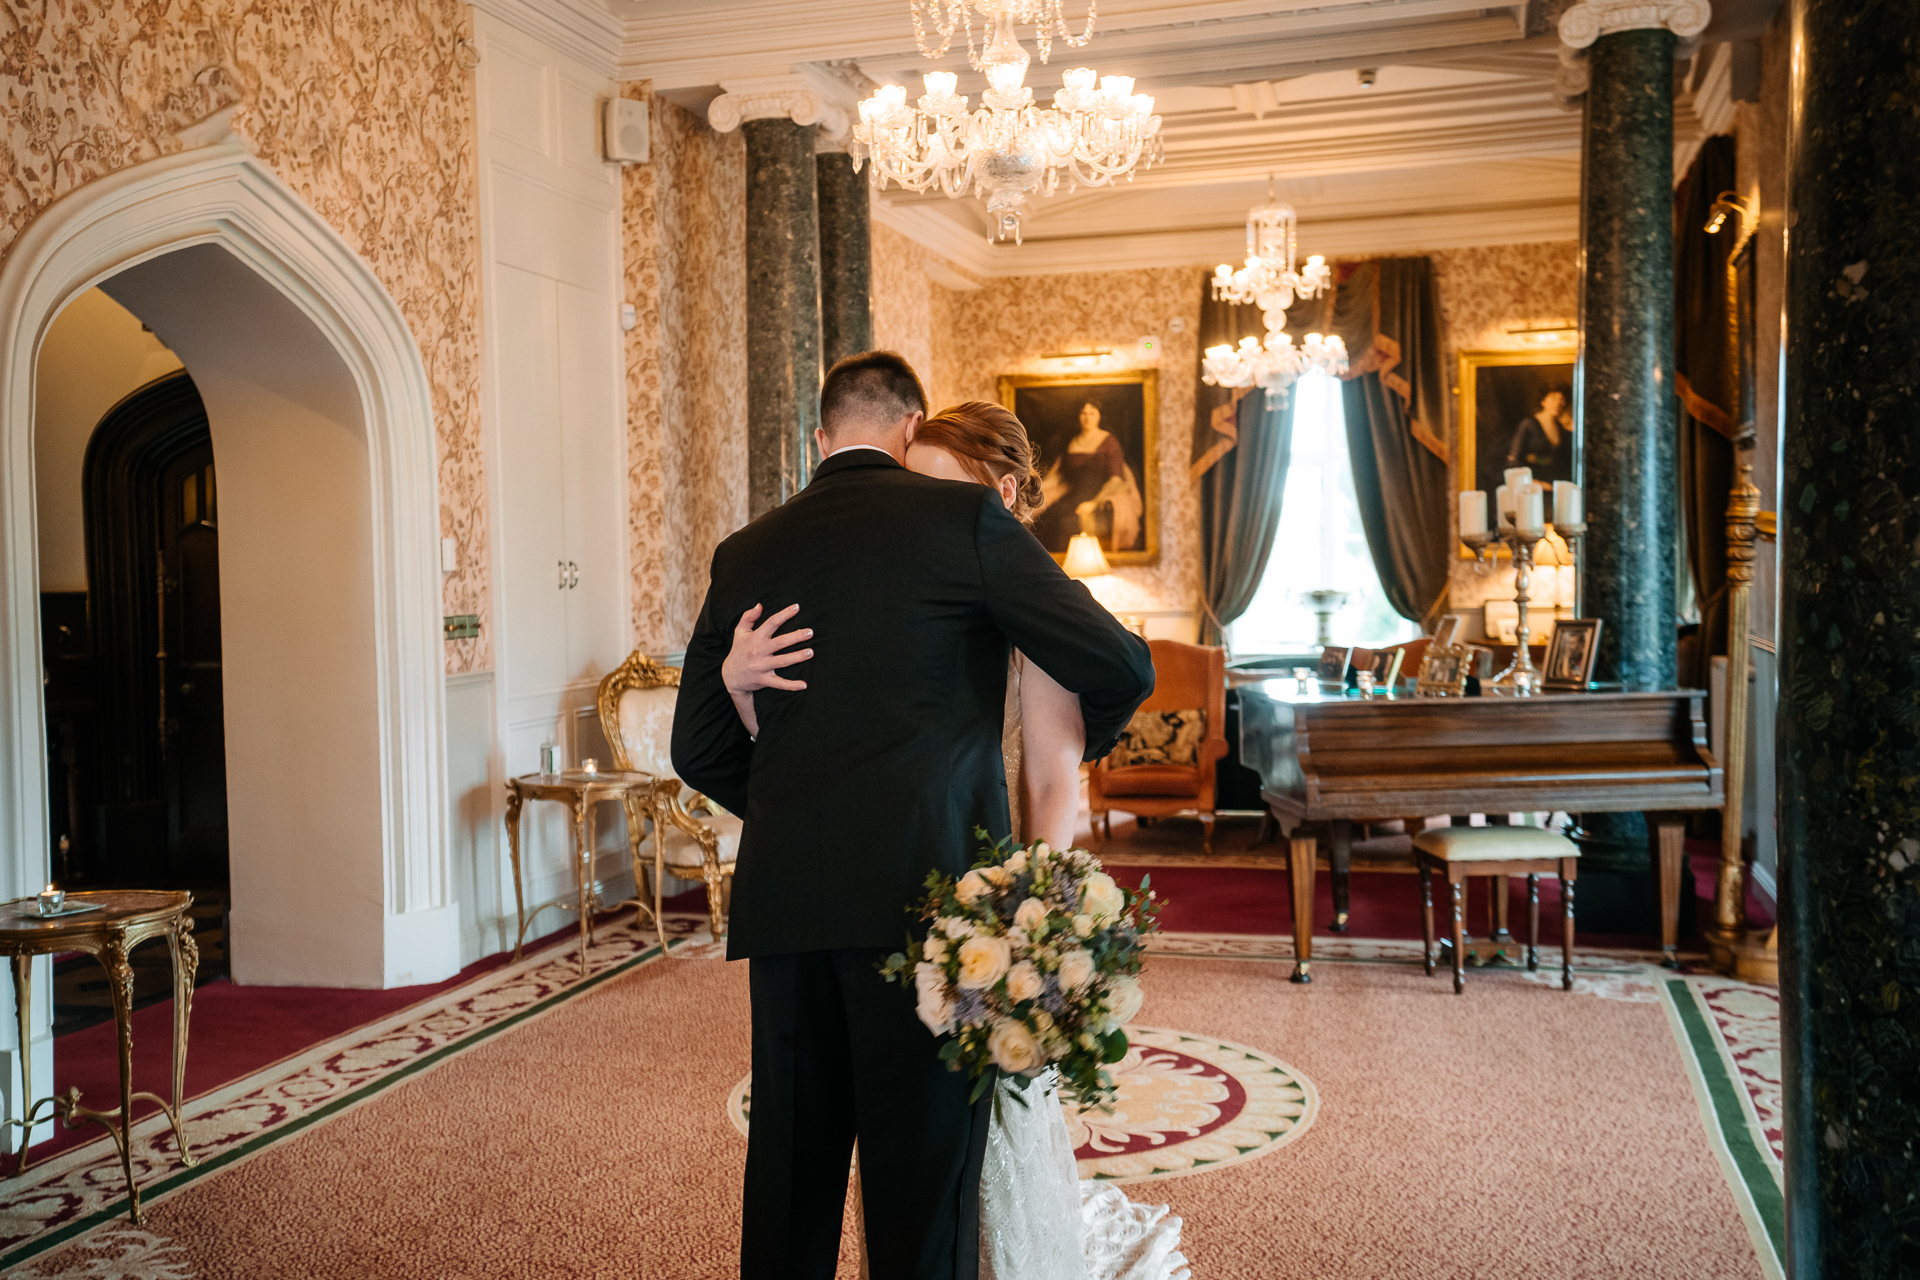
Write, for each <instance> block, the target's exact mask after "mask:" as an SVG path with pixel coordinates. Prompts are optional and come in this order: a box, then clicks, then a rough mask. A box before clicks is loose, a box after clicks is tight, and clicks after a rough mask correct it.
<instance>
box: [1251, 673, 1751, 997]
mask: <svg viewBox="0 0 1920 1280" xmlns="http://www.w3.org/2000/svg"><path fill="white" fill-rule="evenodd" d="M1239 692H1240V758H1241V761H1242V762H1243V763H1244V764H1246V765H1247V766H1248V767H1249V768H1251V769H1253V770H1254V771H1255V772H1257V773H1258V774H1259V775H1260V779H1261V786H1260V796H1261V799H1262V801H1264V802H1265V804H1266V806H1267V808H1268V810H1269V811H1270V812H1271V813H1272V815H1273V817H1274V819H1275V820H1276V821H1277V822H1278V823H1279V826H1280V830H1281V833H1282V835H1283V836H1284V837H1285V838H1286V841H1287V848H1286V853H1285V855H1284V857H1285V862H1286V866H1287V869H1288V871H1289V873H1290V876H1289V878H1290V884H1291V891H1292V899H1293V937H1294V972H1293V981H1295V982H1308V981H1311V978H1310V976H1309V968H1310V964H1311V961H1312V958H1313V880H1314V873H1315V871H1316V870H1317V869H1318V868H1320V867H1322V866H1325V867H1327V868H1329V869H1330V870H1331V871H1332V872H1333V875H1334V909H1335V914H1336V920H1335V925H1336V928H1342V929H1343V928H1344V926H1345V912H1346V906H1347V892H1346V890H1347V873H1348V872H1349V871H1350V869H1351V867H1352V854H1351V847H1350V846H1351V838H1352V828H1353V824H1354V823H1356V822H1369V821H1370V822H1384V821H1387V820H1390V819H1395V818H1427V817H1438V816H1441V815H1447V816H1451V817H1453V818H1454V819H1455V820H1456V821H1458V822H1465V821H1466V819H1467V815H1468V814H1472V813H1484V814H1506V813H1524V812H1538V811H1543V810H1545V811H1564V812H1568V813H1603V812H1625V811H1643V812H1645V813H1646V814H1647V816H1648V827H1649V830H1650V832H1651V833H1652V840H1653V844H1654V850H1653V852H1654V855H1655V859H1656V867H1657V877H1658V882H1659V897H1660V926H1661V943H1662V947H1663V949H1664V951H1665V952H1666V955H1667V958H1668V960H1669V961H1670V962H1671V961H1672V960H1673V958H1674V956H1675V954H1676V950H1677V942H1678V934H1679V919H1680V916H1679V909H1680V867H1681V854H1682V845H1681V841H1682V837H1683V835H1684V825H1683V824H1684V819H1683V816H1682V814H1683V812H1684V811H1685V810H1690V809H1717V808H1720V807H1721V805H1722V803H1723V801H1724V794H1723V792H1724V788H1723V780H1722V777H1721V770H1720V764H1719V762H1718V761H1716V760H1715V759H1714V757H1713V754H1712V752H1711V750H1710V749H1709V747H1708V744H1707V728H1706V718H1705V715H1704V703H1705V699H1706V693H1705V692H1704V691H1703V690H1698V689H1676V690H1666V691H1655V692H1639V691H1635V692H1590V693H1564V694H1560V693H1547V694H1539V695H1536V696H1534V697H1531V698H1496V697H1485V698H1413V697H1406V696H1401V697H1393V696H1388V695H1384V694H1382V695H1377V696H1375V697H1374V698H1372V699H1360V698H1357V697H1352V696H1345V695H1343V694H1342V693H1341V692H1339V691H1337V690H1336V691H1334V692H1332V693H1322V692H1321V690H1320V687H1319V686H1318V684H1317V683H1316V682H1313V681H1307V682H1304V683H1302V682H1296V681H1294V680H1291V679H1269V680H1262V681H1257V682H1249V683H1245V684H1242V685H1241V686H1240V691H1239ZM1323 843H1324V845H1325V846H1326V847H1325V850H1324V852H1323V850H1322V844H1323ZM1268 865H1273V863H1272V861H1271V860H1269V861H1268ZM1363 869H1379V870H1389V869H1391V870H1406V871H1411V870H1413V864H1412V862H1411V861H1408V862H1407V863H1406V864H1405V865H1404V866H1398V865H1395V866H1392V867H1388V866H1380V867H1375V868H1369V867H1366V866H1364V865H1363ZM1501 905H1502V906H1504V905H1505V904H1504V901H1502V903H1501Z"/></svg>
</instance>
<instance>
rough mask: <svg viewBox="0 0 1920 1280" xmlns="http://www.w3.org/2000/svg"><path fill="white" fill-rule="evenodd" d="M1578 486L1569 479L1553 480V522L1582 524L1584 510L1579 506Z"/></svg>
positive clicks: (1584, 516) (1558, 523)
mask: <svg viewBox="0 0 1920 1280" xmlns="http://www.w3.org/2000/svg"><path fill="white" fill-rule="evenodd" d="M1582 506H1583V503H1582V501H1581V496H1580V486H1579V485H1577V484H1575V483H1574V482H1573V481H1571V480H1555V481H1554V482H1553V522H1554V523H1555V524H1557V525H1560V524H1583V523H1585V520H1586V512H1585V511H1583V510H1582V509H1581V508H1582Z"/></svg>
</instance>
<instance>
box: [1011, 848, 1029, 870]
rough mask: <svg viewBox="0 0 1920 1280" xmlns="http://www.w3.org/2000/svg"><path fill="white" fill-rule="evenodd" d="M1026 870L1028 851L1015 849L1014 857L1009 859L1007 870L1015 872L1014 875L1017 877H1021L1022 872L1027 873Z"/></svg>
mask: <svg viewBox="0 0 1920 1280" xmlns="http://www.w3.org/2000/svg"><path fill="white" fill-rule="evenodd" d="M1026 869H1027V851H1026V850H1025V849H1015V850H1014V851H1013V856H1012V857H1011V858H1008V859H1007V870H1009V871H1011V872H1013V874H1015V875H1019V874H1020V873H1021V872H1022V871H1025V870H1026Z"/></svg>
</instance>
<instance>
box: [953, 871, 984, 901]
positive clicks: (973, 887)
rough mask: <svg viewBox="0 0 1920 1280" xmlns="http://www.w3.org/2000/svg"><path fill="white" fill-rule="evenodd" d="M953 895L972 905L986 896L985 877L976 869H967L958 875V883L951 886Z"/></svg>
mask: <svg viewBox="0 0 1920 1280" xmlns="http://www.w3.org/2000/svg"><path fill="white" fill-rule="evenodd" d="M953 896H954V897H956V898H958V899H960V901H961V902H962V903H964V904H965V905H967V906H969V907H970V906H972V905H973V904H974V903H976V902H978V901H980V899H982V898H984V897H986V896H987V878H986V877H985V876H983V875H981V874H980V873H979V872H978V871H969V872H967V874H965V875H963V876H961V877H960V883H959V884H957V885H955V886H953Z"/></svg>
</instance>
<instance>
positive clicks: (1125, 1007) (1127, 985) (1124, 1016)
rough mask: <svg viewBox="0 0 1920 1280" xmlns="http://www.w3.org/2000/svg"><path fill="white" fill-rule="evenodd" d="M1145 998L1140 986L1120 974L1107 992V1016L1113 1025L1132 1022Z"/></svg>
mask: <svg viewBox="0 0 1920 1280" xmlns="http://www.w3.org/2000/svg"><path fill="white" fill-rule="evenodd" d="M1146 998H1147V997H1146V993H1145V992H1143V991H1141V990H1140V984H1139V983H1138V982H1136V981H1135V980H1134V979H1132V978H1129V977H1127V976H1126V975H1125V974H1122V975H1121V976H1120V977H1118V978H1115V979H1114V980H1113V985H1112V986H1111V987H1110V988H1108V990H1107V1016H1108V1017H1109V1018H1111V1019H1112V1020H1113V1021H1114V1023H1115V1025H1119V1024H1121V1023H1127V1022H1132V1021H1133V1020H1134V1018H1135V1016H1137V1015H1138V1014H1139V1012H1140V1005H1141V1004H1142V1003H1143V1002H1144V1001H1145V1000H1146Z"/></svg>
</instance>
